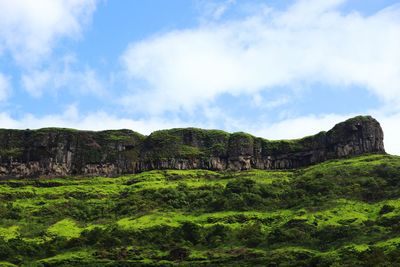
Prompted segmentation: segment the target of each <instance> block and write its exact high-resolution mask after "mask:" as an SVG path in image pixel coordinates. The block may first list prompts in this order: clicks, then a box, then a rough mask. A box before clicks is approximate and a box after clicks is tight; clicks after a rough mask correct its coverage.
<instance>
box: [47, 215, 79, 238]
mask: <svg viewBox="0 0 400 267" xmlns="http://www.w3.org/2000/svg"><path fill="white" fill-rule="evenodd" d="M81 232H82V229H81V228H79V227H78V226H77V224H76V222H75V221H73V220H71V219H64V220H61V221H59V222H57V223H55V224H53V225H52V226H50V227H49V228H48V229H47V233H48V234H50V235H55V236H61V237H65V238H67V239H71V238H74V237H79V236H80V234H81Z"/></svg>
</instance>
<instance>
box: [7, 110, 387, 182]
mask: <svg viewBox="0 0 400 267" xmlns="http://www.w3.org/2000/svg"><path fill="white" fill-rule="evenodd" d="M365 153H385V150H384V145H383V131H382V129H381V127H380V125H379V123H378V122H377V121H376V120H375V119H373V118H372V117H370V116H358V117H355V118H352V119H349V120H347V121H345V122H342V123H339V124H337V125H336V126H335V127H334V128H333V129H332V130H330V131H328V132H321V133H319V134H317V135H314V136H309V137H305V138H302V139H298V140H280V141H269V140H266V139H262V138H258V137H254V136H252V135H249V134H246V133H233V134H229V133H226V132H224V131H219V130H202V129H197V128H185V129H171V130H162V131H156V132H153V133H152V134H150V135H149V136H147V137H146V136H143V135H141V134H139V133H136V132H133V131H130V130H112V131H100V132H92V131H77V130H72V129H61V128H45V129H39V130H7V129H0V177H32V176H68V175H104V176H116V175H120V174H124V173H135V172H140V171H145V170H152V169H211V170H226V169H230V170H248V169H252V168H257V169H291V168H298V167H302V166H308V165H312V164H315V163H318V162H322V161H325V160H328V159H335V158H342V157H348V156H353V155H360V154H365Z"/></svg>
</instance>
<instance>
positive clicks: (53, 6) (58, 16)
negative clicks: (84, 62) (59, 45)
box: [0, 0, 96, 67]
mask: <svg viewBox="0 0 400 267" xmlns="http://www.w3.org/2000/svg"><path fill="white" fill-rule="evenodd" d="M95 8H96V0H68V1H64V0H35V1H24V0H12V1H9V0H0V10H1V16H0V51H1V50H3V53H4V51H8V52H9V53H10V54H11V55H12V57H13V58H14V59H15V61H16V62H17V63H18V64H19V65H20V66H24V67H29V66H31V65H32V64H37V63H38V62H39V61H41V60H43V57H46V56H48V55H49V54H50V53H51V50H52V48H53V47H54V45H55V42H56V41H57V40H59V39H60V38H63V37H69V38H78V37H79V36H80V34H81V31H82V27H83V25H85V24H86V23H87V22H88V20H90V18H91V16H92V14H93V12H94V10H95Z"/></svg>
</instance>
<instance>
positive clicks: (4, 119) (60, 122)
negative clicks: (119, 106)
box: [0, 104, 201, 134]
mask: <svg viewBox="0 0 400 267" xmlns="http://www.w3.org/2000/svg"><path fill="white" fill-rule="evenodd" d="M0 124H1V127H2V128H9V129H39V128H44V127H65V128H74V129H81V130H109V129H132V130H134V131H137V132H139V133H142V134H150V133H151V132H153V131H156V130H160V129H169V128H175V127H189V126H196V123H190V122H182V121H180V120H171V119H165V118H160V117H152V118H142V119H136V120H135V119H131V118H123V117H121V116H116V115H113V114H110V113H109V112H105V111H97V112H91V113H86V114H82V113H80V111H79V110H78V108H77V106H76V105H74V104H73V105H69V106H67V107H66V109H65V110H64V112H63V113H60V114H48V115H45V116H41V117H39V116H35V115H33V114H30V113H27V114H24V115H23V116H21V117H19V118H14V117H13V116H12V115H10V113H8V112H0ZM197 126H201V125H198V124H197Z"/></svg>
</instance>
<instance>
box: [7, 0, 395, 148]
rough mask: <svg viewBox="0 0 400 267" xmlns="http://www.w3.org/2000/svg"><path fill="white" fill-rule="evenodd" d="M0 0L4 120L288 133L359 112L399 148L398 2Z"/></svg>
mask: <svg viewBox="0 0 400 267" xmlns="http://www.w3.org/2000/svg"><path fill="white" fill-rule="evenodd" d="M0 8H1V9H2V10H4V12H3V13H4V15H3V16H2V17H1V18H0V62H1V64H0V107H1V110H0V127H1V128H4V129H6V128H8V129H27V128H30V129H33V128H35V129H39V128H48V127H59V128H71V129H77V130H113V129H129V130H133V131H135V132H138V133H141V134H144V135H148V134H149V133H151V132H154V131H155V130H163V129H172V128H187V127H194V128H201V129H219V130H223V131H226V132H228V133H232V132H237V131H242V132H246V133H249V134H252V135H254V136H258V137H262V138H265V139H269V140H285V139H298V138H302V137H305V136H309V135H313V134H316V133H318V132H321V131H327V130H329V129H332V128H333V126H334V125H336V124H337V123H340V122H342V121H345V120H347V119H349V118H352V117H354V116H355V115H356V114H365V115H371V116H372V117H373V118H375V119H376V120H378V122H379V123H380V124H381V126H382V128H383V132H384V135H385V139H384V142H385V149H386V151H387V152H388V153H390V154H394V155H400V140H399V138H398V136H399V135H400V50H399V49H398V47H400V1H393V0H385V1H372V0H368V1H360V0H348V1H346V0H330V1H318V0H309V1H306V0H298V1H276V0H273V1H261V0H252V1H240V0H236V1H235V0H212V1H204V0H192V1H183V0H174V1H168V2H165V1H162V0H153V1H148V2H147V1H146V2H145V3H143V2H142V1H129V2H122V1H119V2H118V1H107V0H74V1H62V0H56V1H55V0H40V1H35V2H24V1H23V0H17V1H12V2H10V1H0ZM43 13H45V14H46V16H43Z"/></svg>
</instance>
